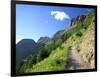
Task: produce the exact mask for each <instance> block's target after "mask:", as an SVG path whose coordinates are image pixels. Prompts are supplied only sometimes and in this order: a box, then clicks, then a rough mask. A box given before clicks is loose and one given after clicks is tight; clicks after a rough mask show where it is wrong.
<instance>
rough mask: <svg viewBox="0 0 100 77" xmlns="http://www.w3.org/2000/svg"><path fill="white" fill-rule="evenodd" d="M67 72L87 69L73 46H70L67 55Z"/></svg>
mask: <svg viewBox="0 0 100 77" xmlns="http://www.w3.org/2000/svg"><path fill="white" fill-rule="evenodd" d="M68 57H69V63H68V70H76V69H87V65H86V64H85V63H84V61H83V60H82V58H81V56H80V54H79V52H78V51H77V50H76V47H75V46H72V47H71V49H70V50H69V53H68Z"/></svg>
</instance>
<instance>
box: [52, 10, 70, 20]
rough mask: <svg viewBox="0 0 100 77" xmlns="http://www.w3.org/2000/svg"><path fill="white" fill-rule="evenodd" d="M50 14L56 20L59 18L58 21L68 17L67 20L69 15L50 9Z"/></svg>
mask: <svg viewBox="0 0 100 77" xmlns="http://www.w3.org/2000/svg"><path fill="white" fill-rule="evenodd" d="M51 15H52V16H54V18H55V19H56V20H60V21H62V20H64V19H68V20H69V19H70V17H69V15H68V14H66V13H65V12H62V11H51Z"/></svg>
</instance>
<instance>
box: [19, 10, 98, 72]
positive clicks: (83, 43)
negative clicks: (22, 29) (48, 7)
mask: <svg viewBox="0 0 100 77" xmlns="http://www.w3.org/2000/svg"><path fill="white" fill-rule="evenodd" d="M95 23H96V22H95V12H94V11H91V12H89V13H87V14H85V15H80V16H77V17H76V18H74V19H72V20H71V25H70V28H69V29H65V30H60V31H58V32H56V33H55V34H54V36H53V37H52V38H51V40H50V41H49V42H48V43H45V38H44V37H41V38H40V39H39V40H38V42H37V43H45V45H42V46H41V48H40V51H39V53H37V55H36V56H35V58H36V59H35V62H34V63H33V61H34V60H33V57H34V56H33V57H32V58H31V59H30V61H27V62H25V63H23V65H21V64H20V65H19V66H17V68H18V67H20V68H19V69H18V70H17V72H18V73H29V72H48V71H59V70H60V71H61V70H77V69H79V70H80V69H92V68H94V67H95V41H94V40H95V38H94V36H95ZM46 39H47V38H46ZM39 59H40V60H39ZM38 60H39V61H38Z"/></svg>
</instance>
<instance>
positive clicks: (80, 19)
mask: <svg viewBox="0 0 100 77" xmlns="http://www.w3.org/2000/svg"><path fill="white" fill-rule="evenodd" d="M85 19H86V15H81V16H77V17H76V18H72V20H71V24H70V26H74V25H75V24H77V23H78V22H84V21H85Z"/></svg>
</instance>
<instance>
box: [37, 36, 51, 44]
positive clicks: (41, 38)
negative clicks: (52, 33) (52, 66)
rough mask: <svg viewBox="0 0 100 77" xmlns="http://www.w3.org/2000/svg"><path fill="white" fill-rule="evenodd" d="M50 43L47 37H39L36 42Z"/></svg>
mask: <svg viewBox="0 0 100 77" xmlns="http://www.w3.org/2000/svg"><path fill="white" fill-rule="evenodd" d="M48 41H50V38H49V37H40V38H39V40H38V41H37V43H38V44H42V43H46V42H48Z"/></svg>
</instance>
